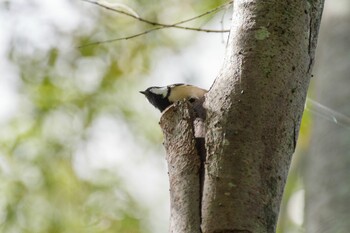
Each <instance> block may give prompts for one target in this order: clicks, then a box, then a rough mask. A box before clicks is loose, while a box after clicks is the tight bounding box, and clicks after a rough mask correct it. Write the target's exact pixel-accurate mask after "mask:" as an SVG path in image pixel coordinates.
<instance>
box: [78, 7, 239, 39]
mask: <svg viewBox="0 0 350 233" xmlns="http://www.w3.org/2000/svg"><path fill="white" fill-rule="evenodd" d="M81 1H84V2H88V3H91V4H94V5H97V6H100V7H102V8H105V9H107V10H110V11H113V12H116V13H118V14H123V15H126V16H129V17H131V18H134V19H137V20H139V21H141V22H144V23H147V24H150V25H153V26H162V27H163V28H167V27H173V28H180V29H185V30H193V31H203V32H214V33H223V32H229V30H212V29H201V28H193V27H184V26H179V25H180V24H184V23H187V22H189V21H192V20H195V19H198V18H200V17H203V16H205V15H208V14H211V13H213V12H215V11H218V10H220V9H222V8H224V7H226V6H228V5H230V4H232V2H233V1H230V2H227V3H224V4H222V5H220V6H218V7H216V8H214V9H212V10H210V11H207V12H205V13H202V14H200V15H197V16H195V17H192V18H189V19H186V20H183V21H180V22H177V23H175V24H164V23H159V22H154V21H150V20H147V19H144V18H141V17H139V16H137V15H134V14H130V13H128V12H125V11H122V10H118V9H115V8H112V7H109V6H106V5H103V4H101V3H98V2H95V1H91V0H81Z"/></svg>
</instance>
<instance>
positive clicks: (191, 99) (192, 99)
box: [188, 98, 196, 103]
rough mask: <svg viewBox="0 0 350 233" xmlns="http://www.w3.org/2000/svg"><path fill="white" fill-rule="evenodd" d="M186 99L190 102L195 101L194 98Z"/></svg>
mask: <svg viewBox="0 0 350 233" xmlns="http://www.w3.org/2000/svg"><path fill="white" fill-rule="evenodd" d="M188 101H190V103H193V102H194V101H196V98H189V99H188Z"/></svg>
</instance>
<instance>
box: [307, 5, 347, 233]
mask: <svg viewBox="0 0 350 233" xmlns="http://www.w3.org/2000/svg"><path fill="white" fill-rule="evenodd" d="M328 3H329V6H328V11H326V12H325V21H324V22H325V24H324V25H323V28H321V31H320V42H322V43H323V44H324V46H321V47H320V48H319V49H320V50H318V52H319V53H318V56H317V58H318V64H317V66H316V68H317V69H316V70H317V72H316V73H315V77H314V79H315V82H316V87H317V88H316V92H317V94H318V95H317V98H316V99H317V100H318V101H319V102H321V103H322V104H324V105H326V106H329V107H331V108H333V109H336V110H337V111H340V112H341V113H343V114H346V115H348V116H350V105H349V99H350V91H349V90H350V88H349V87H350V77H349V74H350V59H349V54H350V44H349V41H350V27H349V25H350V4H349V1H348V0H334V1H329V2H328ZM326 9H327V7H326ZM320 45H321V44H320ZM343 122H344V121H343ZM311 148H312V149H311V151H310V154H309V155H308V156H307V166H306V167H305V168H306V169H305V176H306V185H305V187H306V206H305V212H306V215H305V217H306V219H305V220H306V223H305V226H306V232H308V233H316V232H317V233H328V232H329V233H333V232H339V233H343V232H344V233H345V232H350V221H349V220H350V211H349V200H350V185H349V182H350V169H349V168H350V125H349V123H347V125H346V126H345V125H341V124H335V123H332V122H329V121H326V120H324V119H323V118H320V117H318V116H315V127H314V131H313V134H312V143H311Z"/></svg>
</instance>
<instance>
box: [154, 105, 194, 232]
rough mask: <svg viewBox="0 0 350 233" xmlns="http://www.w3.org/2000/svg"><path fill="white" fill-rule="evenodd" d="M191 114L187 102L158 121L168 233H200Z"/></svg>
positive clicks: (167, 112) (174, 107)
mask: <svg viewBox="0 0 350 233" xmlns="http://www.w3.org/2000/svg"><path fill="white" fill-rule="evenodd" d="M193 116H194V112H193V110H192V108H191V107H190V105H189V104H188V103H187V102H179V103H177V104H176V105H173V106H171V107H169V108H168V109H167V110H166V111H165V112H164V114H163V115H162V117H161V121H160V125H161V128H162V129H163V134H164V147H165V149H166V153H167V162H168V172H169V181H170V205H171V206H170V213H171V216H170V229H169V232H170V233H189V232H191V233H192V232H193V233H196V232H197V233H199V232H200V200H201V194H200V190H201V188H200V183H201V181H200V167H201V165H200V157H199V155H198V153H197V148H196V140H195V137H194V126H193V121H194V117H193Z"/></svg>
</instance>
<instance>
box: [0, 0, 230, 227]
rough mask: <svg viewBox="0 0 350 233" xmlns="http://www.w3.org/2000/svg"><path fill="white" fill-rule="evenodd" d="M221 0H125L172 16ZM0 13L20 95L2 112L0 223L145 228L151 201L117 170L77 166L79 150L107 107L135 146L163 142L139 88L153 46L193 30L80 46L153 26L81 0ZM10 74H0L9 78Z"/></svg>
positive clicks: (161, 16)
mask: <svg viewBox="0 0 350 233" xmlns="http://www.w3.org/2000/svg"><path fill="white" fill-rule="evenodd" d="M222 2H224V1H204V2H203V1H185V0H183V1H152V2H150V1H136V2H131V1H130V2H125V4H126V5H128V6H130V7H131V8H132V9H134V10H135V11H136V12H138V13H139V14H140V16H142V17H144V18H147V19H149V20H155V21H161V22H164V23H174V22H176V21H178V20H183V19H185V18H189V17H193V16H195V15H196V14H198V13H202V12H205V11H207V10H209V9H211V8H212V7H215V6H218V5H220V4H221V3H222ZM51 4H52V6H53V7H52V8H50V7H51V6H50V5H51ZM55 7H56V8H55ZM53 10H54V11H53ZM56 10H57V11H56ZM0 16H2V17H8V23H7V24H6V25H7V27H5V29H3V30H6V31H5V32H6V35H7V37H6V38H7V40H4V41H2V42H1V43H3V45H1V46H2V47H5V48H6V49H5V52H4V54H2V55H3V56H5V57H6V60H7V63H8V64H9V65H8V68H10V66H11V67H13V70H12V71H13V72H12V74H11V75H13V77H15V80H12V81H13V82H15V83H14V85H12V88H13V90H14V92H15V95H16V96H17V98H18V101H17V102H15V101H14V100H10V99H9V100H8V101H10V102H11V101H14V102H13V104H14V105H16V111H15V112H14V113H13V114H12V115H11V116H10V117H9V118H7V119H4V120H1V121H0V127H1V132H0V176H1V177H0V179H1V182H0V232H4V233H15V232H26V233H40V232H42V233H48V232H50V233H54V232H60V233H62V232H67V233H71V232H114V233H115V232H123V233H138V232H151V228H150V227H149V226H147V225H149V224H147V221H149V217H148V218H147V217H146V216H150V212H151V211H152V210H146V209H145V208H144V207H143V206H142V205H140V202H139V201H138V200H135V197H134V196H133V195H131V194H130V193H129V192H128V191H127V189H126V188H125V187H126V186H127V185H128V184H127V182H128V181H127V180H123V178H121V176H120V174H119V173H118V170H113V169H103V168H97V169H96V168H95V169H90V170H88V171H87V173H88V175H85V176H84V175H81V174H79V169H78V168H77V167H79V166H82V165H81V164H79V162H77V161H76V160H77V158H76V156H77V155H76V154H77V151H79V148H81V147H83V148H84V147H86V146H87V144H88V143H89V137H91V128H92V127H93V125H94V124H95V122H96V121H97V120H98V119H99V118H101V117H103V116H106V115H107V116H111V117H115V118H117V119H119V120H123V121H124V122H125V124H126V125H127V127H128V129H129V130H130V131H131V132H132V134H133V135H135V136H134V140H135V145H134V146H142V145H143V146H145V142H146V144H149V145H156V146H152V147H155V148H158V149H159V148H161V140H162V139H161V134H160V130H158V131H157V130H154V128H155V127H157V119H155V118H154V117H149V115H147V113H146V116H145V117H147V118H145V119H142V118H141V117H142V114H141V112H142V111H143V110H144V108H140V105H139V103H137V101H136V100H137V98H138V97H136V96H137V95H138V93H137V90H138V89H139V88H140V86H141V84H142V82H143V81H144V80H143V78H142V77H145V76H147V75H148V74H149V72H150V69H151V66H152V60H153V59H159V58H158V57H154V54H156V51H157V50H159V49H161V48H166V49H175V50H176V49H178V48H180V47H181V46H183V45H184V44H185V43H187V42H188V41H190V40H191V39H192V38H193V35H195V34H194V32H188V33H184V34H182V35H181V36H176V37H174V36H173V35H172V32H171V31H170V30H172V29H170V30H166V31H157V32H154V33H150V34H147V35H144V36H142V37H138V38H135V39H133V40H128V41H119V42H115V43H102V44H100V45H95V46H88V47H84V48H81V49H78V48H77V47H78V46H81V45H85V44H88V43H92V42H96V41H104V40H109V39H114V38H118V37H125V36H129V35H133V34H136V33H139V32H142V31H144V30H148V29H150V28H152V26H150V25H147V24H144V23H141V22H138V21H136V20H134V19H131V18H129V17H126V16H122V15H118V14H116V13H114V12H111V11H108V10H106V9H102V8H99V7H98V6H96V5H91V4H88V3H86V2H83V1H73V2H71V1H50V4H46V3H45V1H42V2H40V1H34V0H31V1H28V2H27V3H26V4H24V3H23V2H22V3H21V1H16V0H14V1H8V2H6V4H0ZM210 17H212V16H209V17H204V18H201V19H198V20H197V21H196V22H195V23H194V26H200V25H201V24H203V23H204V22H206V21H208V19H210ZM11 75H6V73H3V75H2V77H1V78H2V79H4V80H6V82H12V81H11V80H9V79H10V78H11ZM144 115H145V114H144ZM151 122H152V123H151ZM116 143H117V144H118V143H123V142H116ZM146 148H147V146H146ZM83 156H84V154H83ZM95 156H96V157H97V158H98V157H99V155H98V154H96V155H95ZM124 156H125V157H128V155H127V154H125V155H124ZM116 169H118V168H116ZM130 169H132V168H130ZM123 175H125V174H123ZM164 175H166V174H164ZM140 182H142V181H140Z"/></svg>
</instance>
